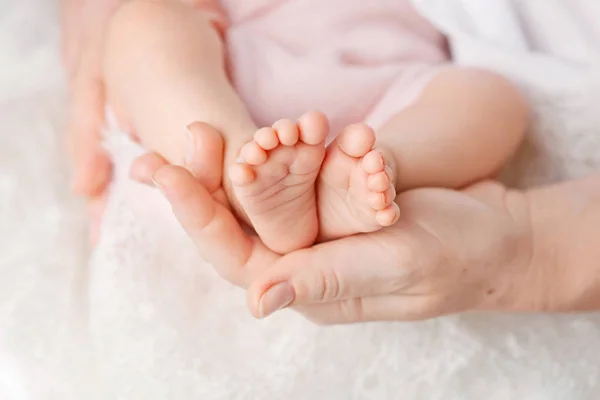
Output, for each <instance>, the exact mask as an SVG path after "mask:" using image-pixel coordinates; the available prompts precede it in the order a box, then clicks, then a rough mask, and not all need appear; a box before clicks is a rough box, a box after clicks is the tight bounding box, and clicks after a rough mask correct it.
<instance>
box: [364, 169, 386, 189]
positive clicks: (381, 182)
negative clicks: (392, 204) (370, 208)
mask: <svg viewBox="0 0 600 400" xmlns="http://www.w3.org/2000/svg"><path fill="white" fill-rule="evenodd" d="M390 184H391V180H390V177H389V176H388V174H387V173H386V172H385V171H381V172H377V173H376V174H373V175H369V177H368V178H367V188H368V189H369V190H370V191H372V192H377V193H381V192H385V191H386V190H387V188H388V187H390Z"/></svg>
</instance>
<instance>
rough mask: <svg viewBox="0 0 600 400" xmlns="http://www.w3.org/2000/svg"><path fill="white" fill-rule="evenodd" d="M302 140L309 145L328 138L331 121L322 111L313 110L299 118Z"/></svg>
mask: <svg viewBox="0 0 600 400" xmlns="http://www.w3.org/2000/svg"><path fill="white" fill-rule="evenodd" d="M298 130H299V131H300V132H299V133H300V140H302V142H304V143H306V144H309V145H312V146H314V145H317V144H319V143H322V142H324V141H325V139H327V135H328V134H329V122H328V121H327V117H326V116H325V115H323V114H322V113H320V112H317V111H311V112H308V113H306V114H304V115H303V116H301V117H300V118H298Z"/></svg>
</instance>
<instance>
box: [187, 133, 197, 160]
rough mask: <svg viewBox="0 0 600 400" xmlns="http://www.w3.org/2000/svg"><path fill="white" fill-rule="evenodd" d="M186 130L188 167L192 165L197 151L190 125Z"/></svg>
mask: <svg viewBox="0 0 600 400" xmlns="http://www.w3.org/2000/svg"><path fill="white" fill-rule="evenodd" d="M185 130H186V132H187V136H188V143H187V149H186V154H185V163H186V165H190V164H191V163H192V158H193V157H194V153H195V151H196V141H195V140H194V135H192V131H191V130H190V126H189V125H188V126H186V127H185Z"/></svg>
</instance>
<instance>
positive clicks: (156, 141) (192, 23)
mask: <svg viewBox="0 0 600 400" xmlns="http://www.w3.org/2000/svg"><path fill="white" fill-rule="evenodd" d="M105 76H106V82H107V93H108V98H109V104H110V105H111V107H113V109H114V110H115V112H116V114H117V118H118V119H119V121H120V122H121V123H124V125H125V127H126V128H130V129H131V130H133V131H134V132H135V134H136V135H137V136H138V137H139V138H140V141H141V142H142V143H143V144H144V146H145V147H146V148H148V149H149V150H152V151H155V152H157V153H158V154H160V155H161V156H163V157H164V158H165V159H167V160H168V161H169V162H170V163H172V164H180V165H181V164H184V163H185V158H186V156H187V154H188V152H189V151H192V150H193V145H192V143H190V142H189V141H190V135H188V133H187V132H186V125H187V124H190V123H191V122H193V121H202V122H206V123H208V124H210V125H212V126H214V127H215V128H217V129H218V130H219V131H221V132H222V133H223V135H224V137H225V139H226V140H225V146H226V148H225V158H226V161H227V160H229V161H230V162H231V161H233V160H234V159H235V154H236V152H237V150H238V149H239V148H240V147H241V146H242V145H243V144H244V143H245V142H247V141H248V140H249V139H250V138H251V137H252V134H253V133H254V131H255V130H256V127H255V125H254V124H253V122H252V120H251V118H250V116H249V114H248V113H247V111H246V108H245V106H244V104H243V103H242V101H241V100H240V99H239V97H238V96H237V93H236V91H235V89H234V88H233V87H232V85H231V84H230V82H229V79H228V77H227V74H226V68H225V54H224V45H223V41H222V38H221V37H220V35H219V32H218V31H217V29H216V28H215V24H214V19H213V18H212V15H211V14H210V13H209V12H206V11H204V10H201V9H194V8H192V7H189V6H186V5H184V4H181V3H180V2H177V1H149V0H133V1H130V2H128V3H126V4H125V5H124V6H122V8H121V9H120V10H118V11H117V13H116V14H115V16H114V17H113V19H112V21H111V24H110V27H109V31H108V37H107V44H106V55H105ZM209 143H210V141H208V142H206V143H200V144H199V148H196V152H198V151H200V152H201V153H202V157H203V158H204V159H208V160H210V159H212V158H213V157H214V158H215V162H214V163H213V164H214V168H213V169H211V170H210V171H203V172H204V173H209V174H213V175H215V176H216V175H218V176H219V177H220V176H221V175H222V173H223V169H222V168H223V165H222V163H221V162H219V161H217V160H221V154H218V155H217V154H216V152H218V151H220V149H214V148H211V146H210V145H209ZM196 157H198V154H196ZM204 164H205V165H211V164H210V162H206V163H204ZM227 181H228V180H227V179H226V180H224V182H225V183H226V182H227ZM226 189H227V185H226ZM229 193H231V192H229ZM230 198H232V196H230ZM232 200H233V198H232ZM234 205H235V202H234Z"/></svg>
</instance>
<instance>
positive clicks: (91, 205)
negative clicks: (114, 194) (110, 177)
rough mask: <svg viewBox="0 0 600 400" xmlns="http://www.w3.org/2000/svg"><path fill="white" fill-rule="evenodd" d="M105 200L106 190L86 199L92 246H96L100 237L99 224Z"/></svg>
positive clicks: (104, 207)
mask: <svg viewBox="0 0 600 400" xmlns="http://www.w3.org/2000/svg"><path fill="white" fill-rule="evenodd" d="M106 202H107V197H106V191H104V192H103V193H101V194H100V195H98V196H95V197H92V198H90V199H89V201H88V215H89V217H90V227H89V240H90V244H91V245H92V246H96V244H98V240H99V238H100V225H101V223H102V215H104V210H105V209H106Z"/></svg>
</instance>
